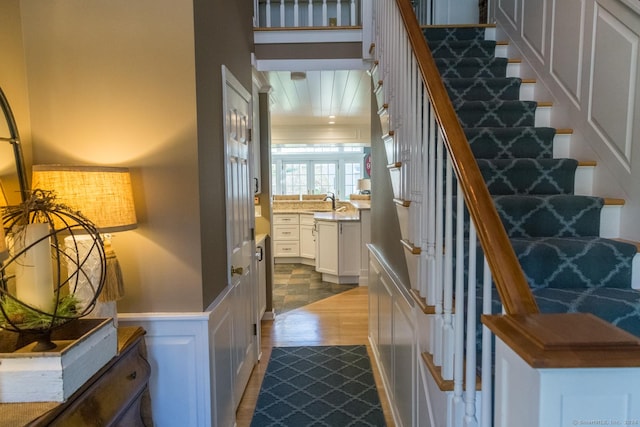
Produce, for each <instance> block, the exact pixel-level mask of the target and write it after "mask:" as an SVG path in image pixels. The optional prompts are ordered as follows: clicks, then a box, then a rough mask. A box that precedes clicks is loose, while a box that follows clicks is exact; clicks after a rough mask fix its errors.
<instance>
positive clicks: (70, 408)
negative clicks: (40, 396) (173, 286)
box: [0, 327, 153, 427]
mask: <svg viewBox="0 0 640 427" xmlns="http://www.w3.org/2000/svg"><path fill="white" fill-rule="evenodd" d="M144 334H145V331H144V330H143V329H142V328H140V327H121V328H118V355H117V356H116V357H114V358H113V359H112V360H110V361H109V362H108V363H107V364H106V365H105V366H104V367H103V368H102V369H100V370H99V371H98V372H97V373H96V374H95V375H94V376H93V377H91V379H89V380H88V381H87V382H86V383H85V384H84V385H83V386H82V387H80V389H78V390H77V391H76V392H75V393H74V394H73V395H72V396H71V397H70V398H69V399H67V401H66V402H63V403H59V402H42V403H2V404H0V427H5V426H7V427H9V426H11V427H16V426H64V427H76V426H77V427H88V426H95V427H98V426H100V427H102V426H127V427H151V426H153V419H152V416H151V399H150V397H149V386H148V384H149V377H150V375H151V368H150V366H149V363H148V362H147V358H146V348H145V345H144Z"/></svg>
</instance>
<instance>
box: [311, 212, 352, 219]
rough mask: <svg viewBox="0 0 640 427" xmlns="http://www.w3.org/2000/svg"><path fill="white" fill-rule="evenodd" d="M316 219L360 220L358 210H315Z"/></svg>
mask: <svg viewBox="0 0 640 427" xmlns="http://www.w3.org/2000/svg"><path fill="white" fill-rule="evenodd" d="M313 219H315V220H317V221H360V212H316V213H315V214H314V215H313Z"/></svg>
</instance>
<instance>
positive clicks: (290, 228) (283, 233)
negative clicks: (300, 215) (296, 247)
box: [273, 225, 300, 240]
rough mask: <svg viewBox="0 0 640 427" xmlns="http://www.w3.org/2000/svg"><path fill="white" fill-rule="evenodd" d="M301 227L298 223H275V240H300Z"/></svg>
mask: <svg viewBox="0 0 640 427" xmlns="http://www.w3.org/2000/svg"><path fill="white" fill-rule="evenodd" d="M299 238H300V228H299V227H298V226H297V225H274V226H273V240H298V239H299Z"/></svg>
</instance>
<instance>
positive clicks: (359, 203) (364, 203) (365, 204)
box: [349, 200, 371, 211]
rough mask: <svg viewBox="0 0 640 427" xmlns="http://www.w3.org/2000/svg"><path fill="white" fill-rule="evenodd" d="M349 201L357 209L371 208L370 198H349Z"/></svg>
mask: <svg viewBox="0 0 640 427" xmlns="http://www.w3.org/2000/svg"><path fill="white" fill-rule="evenodd" d="M349 203H351V204H352V205H353V206H354V207H355V208H356V209H358V210H359V211H365V210H369V209H371V200H350V201H349Z"/></svg>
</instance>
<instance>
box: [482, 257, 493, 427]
mask: <svg viewBox="0 0 640 427" xmlns="http://www.w3.org/2000/svg"><path fill="white" fill-rule="evenodd" d="M491 289H492V282H491V270H490V269H489V264H488V263H487V258H486V257H485V259H484V277H483V281H482V314H491V312H492V310H491V309H492V307H491ZM491 341H492V335H491V331H490V330H489V328H487V327H486V326H484V325H482V374H481V375H482V381H481V382H482V391H481V393H482V411H480V414H481V421H482V422H481V425H482V426H483V427H491V426H492V425H493V422H492V402H493V372H492V369H491V366H492V360H491V359H492V354H491V348H492V345H491V344H492V343H491Z"/></svg>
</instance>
